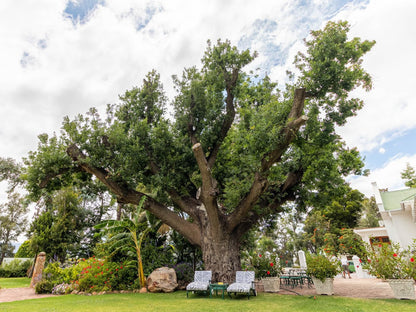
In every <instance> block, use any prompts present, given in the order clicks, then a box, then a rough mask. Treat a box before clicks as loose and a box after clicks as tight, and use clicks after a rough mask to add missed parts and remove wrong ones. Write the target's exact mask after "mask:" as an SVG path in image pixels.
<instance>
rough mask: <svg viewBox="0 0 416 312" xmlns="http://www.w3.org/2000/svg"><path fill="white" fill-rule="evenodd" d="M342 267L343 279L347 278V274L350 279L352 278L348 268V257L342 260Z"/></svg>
mask: <svg viewBox="0 0 416 312" xmlns="http://www.w3.org/2000/svg"><path fill="white" fill-rule="evenodd" d="M341 266H342V277H343V278H345V272H346V273H347V274H348V277H349V278H351V274H350V269H349V268H348V260H347V258H346V257H343V258H341Z"/></svg>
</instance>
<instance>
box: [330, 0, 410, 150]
mask: <svg viewBox="0 0 416 312" xmlns="http://www.w3.org/2000/svg"><path fill="white" fill-rule="evenodd" d="M415 11H416V2H414V1H388V0H377V1H374V0H373V1H370V2H369V5H368V6H367V7H366V8H365V9H364V10H355V9H352V10H345V11H342V12H340V14H339V15H338V16H337V17H336V18H342V19H347V20H349V21H350V23H351V25H352V27H351V35H352V36H359V37H361V38H363V39H369V40H376V42H377V43H376V45H375V46H374V47H373V49H372V51H371V52H370V53H369V54H368V55H367V56H366V57H365V61H364V67H365V68H366V69H367V71H368V72H369V73H370V74H371V75H372V76H373V81H374V88H373V90H372V91H371V92H370V93H367V94H364V93H363V92H358V93H357V94H358V96H360V97H362V98H364V100H365V106H364V108H363V110H362V111H360V112H359V114H358V116H357V117H355V118H353V119H351V120H350V122H349V123H348V124H347V125H346V126H345V128H343V129H341V133H342V135H343V137H344V138H345V139H346V141H347V142H348V143H350V145H353V146H357V147H358V148H359V150H361V151H369V150H372V149H374V148H379V147H380V146H381V144H383V143H385V142H386V141H389V140H392V139H394V137H395V136H396V135H398V134H399V133H400V132H403V131H404V130H408V129H412V128H415V126H416V123H415V118H414V116H416V105H415V104H414V103H416V94H415V93H414V92H413V89H414V86H415V85H416V76H415V75H414V72H415V70H416V59H415V58H414V51H416V41H415V40H412V38H415V37H416V20H415V19H414V12H415Z"/></svg>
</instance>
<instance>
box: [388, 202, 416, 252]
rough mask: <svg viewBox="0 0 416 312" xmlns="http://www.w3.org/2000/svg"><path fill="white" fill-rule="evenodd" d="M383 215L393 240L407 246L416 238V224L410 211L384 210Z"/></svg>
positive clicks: (404, 246)
mask: <svg viewBox="0 0 416 312" xmlns="http://www.w3.org/2000/svg"><path fill="white" fill-rule="evenodd" d="M381 216H382V217H383V221H384V225H385V227H386V229H387V233H388V235H389V237H390V240H391V241H392V242H395V243H399V244H400V246H401V247H403V248H406V247H407V246H409V245H410V244H412V242H413V240H414V239H416V224H415V223H414V222H413V218H412V215H411V213H410V212H409V211H406V210H399V211H390V212H382V214H381Z"/></svg>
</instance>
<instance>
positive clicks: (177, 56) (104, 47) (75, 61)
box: [0, 0, 416, 196]
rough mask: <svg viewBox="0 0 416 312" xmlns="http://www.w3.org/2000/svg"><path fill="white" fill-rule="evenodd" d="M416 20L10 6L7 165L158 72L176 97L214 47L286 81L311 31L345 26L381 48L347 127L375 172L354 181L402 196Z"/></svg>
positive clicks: (384, 2)
mask: <svg viewBox="0 0 416 312" xmlns="http://www.w3.org/2000/svg"><path fill="white" fill-rule="evenodd" d="M414 12H416V2H415V1H412V0H396V1H390V0H366V1H359V0H351V1H347V0H338V1H330V0H310V1H306V0H305V1H300V0H298V1H296V0H295V1H290V0H284V1H283V0H278V1H277V0H257V1H251V0H238V1H237V0H230V1H223V0H212V1H199V0H158V1H145V0H143V1H137V0H77V1H76V0H70V1H68V0H54V1H52V0H38V1H36V2H35V1H31V0H19V1H14V0H2V1H1V4H0V47H1V49H0V67H1V68H2V71H1V72H0V85H1V86H2V87H1V88H0V98H1V99H2V105H0V123H1V126H0V156H1V157H12V158H15V159H17V160H20V159H21V158H22V157H25V156H26V155H27V153H28V151H30V150H34V149H35V148H36V145H37V135H38V134H40V133H45V132H46V133H53V132H59V128H60V124H61V122H62V119H63V117H64V116H66V115H69V116H70V117H72V116H74V115H75V114H78V113H85V112H86V111H87V110H88V108H89V107H92V106H94V107H97V108H98V109H100V110H101V111H104V108H105V106H106V104H107V103H114V102H117V99H118V94H120V93H122V92H123V91H124V90H126V89H128V88H131V87H132V86H134V85H137V84H140V81H141V78H142V77H143V76H144V75H145V74H146V73H147V72H148V71H149V70H151V69H153V68H155V69H156V70H158V71H159V72H160V74H161V77H162V80H163V83H164V86H165V90H166V92H167V95H168V96H169V97H170V98H172V97H173V95H174V91H173V86H172V81H171V75H173V74H180V73H181V72H182V70H183V68H185V67H189V66H193V65H198V64H199V63H200V59H201V56H202V54H203V51H204V49H205V47H206V41H207V40H208V39H211V40H213V41H215V40H217V39H218V38H222V39H230V40H231V41H232V42H233V43H234V44H236V45H238V46H239V47H240V48H244V49H245V48H249V49H251V50H256V51H258V53H259V57H258V58H257V59H256V60H255V62H254V64H252V65H251V69H256V68H260V73H263V74H264V73H267V74H268V75H269V76H270V77H271V78H272V79H273V80H276V81H278V82H279V83H281V84H283V83H284V82H285V79H286V70H293V69H294V68H293V64H292V61H293V57H294V55H295V54H296V53H297V51H298V50H301V49H303V48H304V47H303V41H302V40H303V38H305V37H306V36H307V35H308V34H309V32H310V30H313V29H319V28H322V27H323V25H325V23H326V22H327V21H328V20H339V19H345V20H348V21H349V22H350V24H351V36H358V37H361V38H363V39H371V40H372V39H374V40H376V41H377V44H376V46H375V47H374V48H373V50H372V51H371V52H370V53H369V54H368V55H367V56H366V57H365V60H364V64H363V65H364V67H365V68H366V69H367V71H368V72H369V73H370V74H371V75H372V76H373V80H374V88H373V90H372V91H371V92H369V93H365V92H363V91H357V92H356V93H355V94H354V95H355V96H358V97H360V98H363V99H364V101H365V107H364V108H363V110H361V111H360V112H359V114H358V115H357V116H356V117H354V118H352V119H351V120H350V121H349V122H348V124H347V125H346V126H345V127H343V128H340V129H338V132H339V133H340V134H341V135H342V137H343V138H344V139H345V141H346V143H347V144H348V145H349V146H350V147H358V149H359V150H360V151H361V153H362V155H363V156H364V157H365V159H366V166H367V168H369V169H370V170H371V174H370V176H369V177H351V178H350V179H349V181H350V182H351V184H352V186H353V187H356V188H358V189H359V190H360V191H362V192H363V193H365V194H366V195H367V196H370V195H371V194H372V190H371V182H373V181H376V182H377V183H378V184H379V186H380V187H383V188H386V187H387V188H390V189H398V188H402V187H404V185H403V181H402V180H401V178H400V172H401V171H402V170H403V169H404V168H405V167H406V163H407V162H409V163H410V164H411V165H413V166H415V167H416V147H415V144H414V143H413V142H414V139H415V135H416V122H415V121H414V120H415V116H416V95H415V94H414V92H413V89H414V86H415V85H416V78H415V75H414V72H415V70H416V60H415V58H414V54H415V51H416V40H415V39H414V38H416V25H415V24H416V22H415V21H414V17H413V15H414Z"/></svg>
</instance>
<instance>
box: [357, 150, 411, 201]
mask: <svg viewBox="0 0 416 312" xmlns="http://www.w3.org/2000/svg"><path fill="white" fill-rule="evenodd" d="M407 163H409V164H410V165H411V166H413V167H414V166H415V165H414V164H416V155H404V156H403V155H398V156H396V157H394V158H392V159H389V160H388V161H387V162H386V163H384V164H383V166H381V167H380V168H377V169H375V170H373V171H372V172H371V173H370V175H369V176H368V177H354V178H351V179H350V181H349V182H350V183H351V186H352V187H353V188H355V189H358V190H360V191H361V192H362V193H363V194H365V195H366V196H367V197H370V196H372V195H374V193H373V189H372V186H371V183H372V182H377V185H378V187H379V188H388V189H389V190H390V191H393V190H398V189H403V188H406V187H405V185H404V181H403V180H402V178H401V172H402V171H403V170H404V169H406V164H407Z"/></svg>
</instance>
